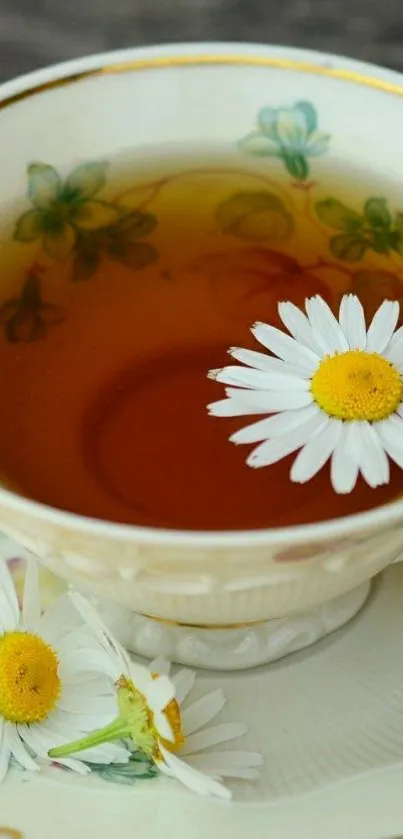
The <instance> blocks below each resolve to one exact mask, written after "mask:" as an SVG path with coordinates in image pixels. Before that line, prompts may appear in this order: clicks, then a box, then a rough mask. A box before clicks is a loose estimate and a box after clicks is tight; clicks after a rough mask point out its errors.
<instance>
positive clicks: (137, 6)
mask: <svg viewBox="0 0 403 839" xmlns="http://www.w3.org/2000/svg"><path fill="white" fill-rule="evenodd" d="M186 40H187V41H200V40H227V41H228V40H233V41H258V42H265V43H273V44H293V45H297V46H302V47H311V48H313V49H318V50H325V51H328V52H336V53H342V54H344V55H349V56H353V57H355V58H360V59H363V60H366V61H374V62H378V63H379V64H384V65H387V66H389V67H393V68H396V69H400V70H403V2H402V0H383V1H382V0H0V81H3V80H6V79H9V78H12V77H13V76H15V75H17V74H19V73H25V72H27V71H29V70H33V69H37V68H39V67H43V66H44V65H46V64H52V63H54V62H57V61H64V60H66V59H69V58H73V57H75V56H80V55H83V54H86V53H94V52H101V51H103V50H109V49H117V48H119V47H128V46H134V45H139V44H153V43H169V42H172V41H186Z"/></svg>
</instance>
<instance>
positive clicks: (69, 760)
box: [51, 757, 91, 775]
mask: <svg viewBox="0 0 403 839" xmlns="http://www.w3.org/2000/svg"><path fill="white" fill-rule="evenodd" d="M53 762H54V761H51V763H53ZM56 763H57V764H60V766H65V767H66V769H71V771H72V772H77V774H78V775H89V773H90V772H91V768H90V767H89V766H86V764H85V763H83V762H82V761H81V760H76V758H74V757H63V758H62V757H58V758H57V761H56Z"/></svg>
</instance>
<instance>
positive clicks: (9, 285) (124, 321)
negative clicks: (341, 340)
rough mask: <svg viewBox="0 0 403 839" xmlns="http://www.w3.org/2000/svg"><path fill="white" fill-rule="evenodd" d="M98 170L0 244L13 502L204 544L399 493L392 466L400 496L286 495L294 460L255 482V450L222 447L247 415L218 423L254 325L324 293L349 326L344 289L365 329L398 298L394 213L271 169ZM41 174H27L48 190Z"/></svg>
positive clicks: (363, 190) (306, 490)
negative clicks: (216, 407) (234, 360)
mask: <svg viewBox="0 0 403 839" xmlns="http://www.w3.org/2000/svg"><path fill="white" fill-rule="evenodd" d="M43 166H44V165H43ZM102 166H103V164H99V163H96V162H95V163H89V164H87V165H86V166H82V167H80V169H77V170H76V171H75V172H73V173H72V174H70V176H68V177H67V179H65V180H64V181H63V179H62V178H61V177H60V178H59V180H60V188H59V192H58V194H57V195H58V197H57V200H55V201H54V205H52V209H51V217H50V221H49V219H48V221H47V222H46V224H47V227H46V225H45V226H44V222H43V221H41V224H42V228H41V229H40V235H39V234H38V236H36V235H35V236H33V235H31V233H30V228H29V226H30V225H31V226H32V225H35V224H37V225H38V224H39V221H38V218H34V217H33V215H32V213H34V212H36V210H35V209H34V210H32V209H30V208H29V207H25V208H23V210H22V212H21V214H20V216H19V217H18V218H16V226H15V233H14V241H12V242H11V241H10V242H9V243H6V244H5V246H4V257H3V266H2V279H1V284H0V297H1V299H0V321H1V326H2V332H1V334H0V393H1V400H2V409H1V411H0V468H1V472H2V475H3V478H4V481H5V483H6V485H7V484H8V485H10V486H13V487H16V488H17V489H18V490H19V491H20V492H22V493H23V494H25V495H26V496H29V497H31V498H34V499H36V500H38V501H41V502H44V503H46V504H50V505H52V506H55V507H59V508H62V509H65V510H69V511H73V512H77V513H81V514H84V515H87V516H94V517H97V518H102V519H107V520H112V521H118V522H126V523H133V524H139V525H152V526H157V527H158V526H160V527H175V528H182V529H198V530H211V529H248V528H263V527H274V526H279V525H290V524H297V523H298V524H299V523H307V522H313V521H320V520H324V519H328V518H333V517H337V516H343V515H347V514H351V513H354V512H359V511H362V510H366V509H369V508H371V507H374V506H378V505H380V504H384V503H386V502H388V501H389V500H391V499H394V498H396V497H397V496H398V495H399V494H400V493H402V491H403V475H402V472H400V470H398V469H397V468H394V467H392V470H391V471H392V479H391V482H390V484H389V485H388V486H386V487H382V488H379V489H377V490H372V489H370V488H369V487H368V486H366V485H365V484H364V482H363V481H362V480H359V481H358V483H357V486H356V488H355V490H354V491H353V492H352V493H351V494H350V495H348V496H339V495H336V494H335V493H334V491H333V490H332V488H331V485H330V480H329V472H328V469H323V470H322V472H321V473H320V474H319V475H318V476H317V477H316V478H314V479H313V480H311V481H310V482H309V483H308V484H306V485H303V486H299V485H295V484H293V483H291V481H290V479H289V470H290V464H291V463H292V460H293V459H294V457H295V455H293V456H291V457H290V458H287V459H285V460H283V461H281V462H280V463H277V464H275V465H273V466H270V467H267V468H263V469H260V470H254V469H251V468H250V467H248V466H247V465H246V464H245V460H246V457H247V454H248V451H249V450H250V448H252V447H248V446H234V445H233V444H231V443H230V442H229V441H228V438H229V436H230V434H231V433H232V432H233V431H235V430H236V429H238V428H241V427H243V426H245V425H247V424H248V423H249V421H250V422H252V421H253V418H251V419H250V420H249V418H245V417H241V418H236V419H217V418H213V417H210V416H208V414H207V410H206V405H207V404H208V403H209V402H212V401H215V400H218V399H221V398H223V396H224V388H223V387H222V386H221V385H219V384H217V383H215V382H212V381H211V380H209V379H207V376H206V374H207V371H208V370H209V369H210V368H215V367H220V366H223V365H225V364H227V363H229V360H228V356H227V354H226V353H227V349H228V347H230V346H234V345H236V346H243V347H251V348H255V349H257V348H258V346H257V344H256V343H255V341H254V339H253V337H252V335H251V333H250V326H251V324H252V323H253V322H254V321H255V320H261V321H266V322H268V323H273V324H276V325H279V321H278V315H277V304H278V302H279V301H280V300H291V301H293V302H294V303H296V304H297V305H299V306H302V305H303V302H304V299H305V297H306V296H310V295H313V294H320V295H322V296H323V297H324V298H325V299H326V300H328V302H329V303H330V304H331V305H332V307H333V308H334V310H335V311H336V309H337V306H338V304H339V301H340V297H341V295H342V294H343V293H344V292H346V291H349V290H351V291H354V292H356V293H357V294H358V295H359V296H360V299H361V300H362V302H363V304H364V306H365V309H366V313H367V314H368V316H370V315H371V314H372V313H373V311H374V309H375V308H376V307H377V306H378V305H379V303H380V302H381V301H382V300H383V299H384V298H385V297H389V298H390V299H400V297H401V296H403V295H402V288H403V287H402V278H403V260H402V258H401V257H400V253H399V251H398V249H397V247H396V246H395V247H392V245H390V247H389V246H387V244H384V245H383V246H382V242H381V239H380V238H379V236H380V235H381V234H382V235H384V241H385V242H386V238H387V236H386V234H388V235H389V240H388V241H389V242H390V243H391V242H392V238H393V237H392V234H393V233H394V232H396V231H395V229H394V227H393V224H394V222H393V221H392V214H391V213H392V210H390V211H389V209H388V207H387V202H386V201H385V200H384V199H383V198H378V197H377V196H375V198H373V197H372V194H371V193H369V194H368V189H370V186H368V184H367V183H366V182H365V180H364V181H362V179H361V180H360V182H357V183H355V182H354V179H352V178H351V177H350V176H349V177H347V176H346V184H347V186H345V187H344V185H343V184H342V185H341V186H340V175H339V173H337V172H336V173H335V174H334V173H333V175H332V172H331V171H330V172H329V173H328V175H327V176H326V178H325V179H324V180H323V181H321V183H320V184H316V183H313V182H309V181H308V182H305V183H303V184H301V183H297V182H292V181H291V182H290V181H289V179H288V181H287V179H286V178H284V179H281V178H280V177H279V175H278V171H277V170H276V175H275V176H274V175H273V173H272V172H271V168H270V165H269V164H268V163H267V162H266V163H265V165H264V168H263V167H262V170H261V171H259V170H258V169H257V168H256V164H255V167H254V169H252V168H247V167H246V165H242V164H241V162H240V161H239V160H237V161H234V162H233V161H231V162H230V163H229V164H228V162H223V161H222V160H220V159H215V160H211V161H208V162H207V163H206V161H195V160H193V161H189V160H187V161H185V162H183V161H181V160H178V159H172V160H169V161H162V162H160V163H159V164H158V167H157V166H155V164H153V166H150V167H149V170H148V169H147V167H144V165H143V166H142V167H141V171H140V170H139V169H137V168H136V167H135V166H132V167H131V169H129V170H127V171H125V173H124V176H122V174H121V173H120V172H119V174H118V175H117V176H116V177H114V176H112V174H111V173H110V171H109V170H108V169H107V167H106V166H104V168H103V169H102ZM45 169H46V167H45V168H43V169H41V170H40V171H39V170H38V171H37V172H36V173H35V172H34V173H32V171H31V173H30V177H31V178H32V175H33V174H34V175H35V176H36V177H37V181H38V179H39V180H40V178H42V181H43V179H44V177H45V176H46V177H47V178H48V179H49V178H51V173H50V172H49V171H45ZM52 171H53V172H54V171H55V170H52ZM56 174H57V173H56ZM58 177H59V176H58ZM91 179H92V180H91ZM97 179H98V180H97ZM94 183H95V184H96V188H95V190H94ZM91 184H92V187H91V188H90V185H91ZM97 184H98V186H97ZM85 185H87V186H86V191H85V189H84V187H85ZM91 189H92V194H91ZM77 196H78V197H77ZM85 196H89V197H87V198H86V197H85ZM369 199H371V200H374V201H376V202H378V203H377V204H374V205H373V210H374V212H373V213H372V215H373V216H374V213H375V210H376V209H377V210H378V216H379V214H381V215H382V213H381V211H382V208H383V212H384V226H385V223H386V222H387V224H386V227H387V226H388V224H389V227H388V229H387V230H386V229H385V230H383V232H382V229H381V228H382V218H381V219H380V220H379V218H378V220H377V223H376V224H375V222H374V223H373V224H372V227H371V218H370V215H371V214H370V213H369V211H368V200H369ZM37 203H38V202H37ZM365 207H367V210H366V209H365ZM29 213H31V216H29ZM365 213H366V215H365ZM385 213H388V214H389V215H390V219H391V221H390V223H389V222H388V220H387V217H386V222H385ZM52 214H53V215H52ZM17 216H18V213H17ZM360 218H361V219H362V221H361V222H358V221H357V219H360ZM354 220H355V222H354ZM375 221H376V219H375ZM354 223H355V227H354ZM349 225H350V226H349ZM360 225H361V227H360ZM358 228H359V229H360V231H364V232H363V233H362V236H365V237H366V239H365V241H366V242H367V243H368V242H369V244H367V245H366V246H365V247H363V246H362V243H361V246H360V244H359V236H358V234H357V235H356V234H354V230H355V231H357V230H358ZM368 231H369V232H368ZM374 231H375V232H374ZM31 232H32V231H31ZM353 234H354V235H355V239H354V235H353ZM360 235H361V233H360ZM375 235H377V236H378V239H376V238H375ZM357 236H358V238H357ZM371 236H372V238H371ZM343 237H344V238H343ZM336 240H337V241H336ZM340 240H342V241H340ZM382 241H383V240H382ZM396 241H397V240H396V236H395V245H396ZM357 242H358V244H357ZM354 248H355V250H354ZM376 248H377V249H376Z"/></svg>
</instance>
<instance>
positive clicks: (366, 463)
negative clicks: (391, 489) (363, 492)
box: [354, 422, 390, 488]
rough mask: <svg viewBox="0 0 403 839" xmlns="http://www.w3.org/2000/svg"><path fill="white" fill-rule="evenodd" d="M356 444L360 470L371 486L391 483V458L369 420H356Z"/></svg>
mask: <svg viewBox="0 0 403 839" xmlns="http://www.w3.org/2000/svg"><path fill="white" fill-rule="evenodd" d="M354 428H355V430H356V435H355V441H354V446H355V449H356V452H357V461H358V465H359V467H360V472H361V474H362V476H363V478H364V480H365V481H366V482H367V484H368V485H369V486H370V487H373V488H375V487H377V486H382V484H387V483H389V475H390V469H389V460H388V457H387V455H386V453H385V449H384V448H383V446H382V443H381V441H380V439H379V437H378V435H377V434H376V432H375V430H374V428H373V426H372V425H371V423H369V422H355V423H354Z"/></svg>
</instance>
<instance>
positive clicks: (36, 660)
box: [0, 560, 129, 781]
mask: <svg viewBox="0 0 403 839" xmlns="http://www.w3.org/2000/svg"><path fill="white" fill-rule="evenodd" d="M100 662H101V666H100ZM113 708H114V693H113V690H112V685H111V683H110V680H109V679H108V678H107V676H106V675H105V671H104V670H103V668H102V658H101V659H100V650H99V645H98V643H97V640H96V637H95V636H94V634H93V633H92V632H91V631H89V629H88V628H87V627H86V626H85V625H84V624H83V621H82V619H81V618H80V615H79V614H78V613H77V612H75V610H74V609H73V608H72V604H71V602H70V601H69V598H68V597H67V596H66V595H65V596H62V598H59V600H58V601H57V602H55V604H54V605H53V606H51V607H50V608H49V609H47V610H46V611H45V612H44V613H41V604H40V597H39V583H38V569H37V564H36V562H35V561H34V560H32V561H30V562H29V563H28V565H27V573H26V578H25V588H24V596H23V604H22V610H21V611H20V607H19V603H18V598H17V594H16V590H15V587H14V583H13V580H12V577H11V575H10V572H9V569H8V567H7V563H6V562H5V560H0V781H2V780H3V779H4V778H5V776H6V774H7V770H8V768H9V765H10V762H11V759H12V758H13V759H14V760H15V761H16V762H17V763H19V764H20V765H21V766H22V767H23V768H24V769H29V770H36V771H37V770H38V769H39V768H40V763H43V762H47V763H49V758H48V750H49V749H50V748H51V747H52V746H56V745H58V744H59V743H61V742H63V741H65V740H66V738H67V737H73V736H74V737H77V736H79V735H80V734H81V735H82V734H83V732H88V731H90V730H91V729H92V728H93V726H94V722H95V721H96V720H97V721H98V722H97V724H98V725H103V724H104V723H105V722H106V721H107V720H108V719H110V718H111V714H112V713H113ZM81 757H82V759H83V761H86V762H87V761H88V762H89V763H91V762H94V761H95V762H97V763H111V762H114V761H118V762H120V763H122V762H125V761H127V760H128V758H129V752H128V751H127V749H125V748H124V747H123V746H122V745H120V744H107V745H105V746H103V747H102V748H101V749H97V750H87V751H86V752H84V753H83V754H82V755H81ZM60 762H61V763H64V764H65V765H66V766H68V767H69V768H70V769H74V770H76V771H78V772H81V773H86V772H89V771H90V769H89V767H88V766H87V765H86V763H83V762H81V761H78V760H75V759H66V760H61V761H60Z"/></svg>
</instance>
